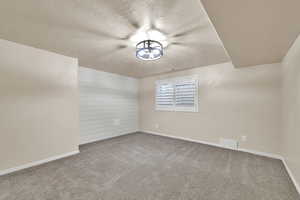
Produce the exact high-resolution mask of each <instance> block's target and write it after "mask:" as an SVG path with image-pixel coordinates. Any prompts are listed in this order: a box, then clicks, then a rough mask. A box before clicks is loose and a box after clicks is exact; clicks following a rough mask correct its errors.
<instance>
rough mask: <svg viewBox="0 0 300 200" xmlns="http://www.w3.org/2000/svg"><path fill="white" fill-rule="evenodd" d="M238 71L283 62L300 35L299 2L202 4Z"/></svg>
mask: <svg viewBox="0 0 300 200" xmlns="http://www.w3.org/2000/svg"><path fill="white" fill-rule="evenodd" d="M201 1H202V3H203V4H204V7H205V9H206V11H207V13H208V15H209V16H210V19H211V20H212V22H213V24H214V26H215V27H216V30H217V32H218V33H219V35H220V38H221V39H222V41H223V43H224V45H225V48H226V49H227V51H228V54H229V55H230V57H231V59H232V62H233V64H234V65H235V67H245V66H252V65H260V64H268V63H278V62H281V61H282V59H283V57H284V56H285V55H286V53H287V51H288V49H289V48H290V47H291V45H292V44H293V42H294V41H295V39H296V38H297V36H298V35H299V33H300V0H201Z"/></svg>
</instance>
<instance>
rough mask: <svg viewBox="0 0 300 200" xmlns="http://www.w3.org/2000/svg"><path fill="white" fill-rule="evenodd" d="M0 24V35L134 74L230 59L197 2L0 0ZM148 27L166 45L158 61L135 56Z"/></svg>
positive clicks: (92, 65) (81, 61) (101, 67)
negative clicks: (144, 59) (143, 59)
mask: <svg viewBox="0 0 300 200" xmlns="http://www.w3.org/2000/svg"><path fill="white" fill-rule="evenodd" d="M0 24H1V26H0V38H3V39H7V40H11V41H15V42H19V43H22V44H27V45H30V46H33V47H37V48H41V49H46V50H50V51H53V52H57V53H60V54H63V55H67V56H72V57H77V58H78V59H79V64H80V65H81V66H85V67H90V68H94V69H99V70H104V71H108V72H113V73H118V74H123V75H129V76H133V77H145V76H150V75H154V74H159V73H164V72H169V71H173V70H182V69H187V68H193V67H199V66H206V65H212V64H217V63H222V62H228V61H230V58H229V56H228V55H227V53H226V51H225V49H224V47H223V44H222V42H221V40H220V39H219V38H218V36H217V33H216V31H215V30H214V28H213V26H212V24H211V23H210V21H209V18H208V16H207V15H206V12H205V11H204V9H203V7H202V4H201V2H200V0H185V1H181V0H63V1H62V0H51V1H49V0H24V1H20V0H3V1H1V7H0ZM147 30H156V31H159V32H161V33H162V35H159V36H157V34H152V35H150V36H151V37H154V38H150V39H156V38H155V37H158V39H159V40H165V41H163V42H164V43H167V44H168V45H166V47H165V52H164V56H163V57H162V58H161V59H159V60H157V61H140V60H138V59H136V58H135V44H136V42H138V41H137V40H139V39H143V34H142V33H144V32H146V31H147ZM164 37H165V38H164Z"/></svg>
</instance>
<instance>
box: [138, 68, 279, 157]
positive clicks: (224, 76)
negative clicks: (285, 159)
mask: <svg viewBox="0 0 300 200" xmlns="http://www.w3.org/2000/svg"><path fill="white" fill-rule="evenodd" d="M187 75H197V76H198V79H199V112H196V113H193V112H167V111H156V110H155V81H156V80H159V79H165V78H170V77H176V76H187ZM139 98H140V128H141V130H142V131H145V132H147V131H148V132H149V131H151V132H158V133H163V134H167V135H171V136H175V137H184V138H188V139H193V140H201V141H205V142H210V143H219V139H220V138H230V139H235V140H238V141H240V148H244V149H249V150H255V151H260V152H266V153H273V154H278V153H279V151H280V150H279V139H278V138H279V136H280V134H281V128H282V127H281V64H270V65H263V66H253V67H249V68H240V69H236V68H234V67H233V66H232V64H231V63H224V64H219V65H214V66H207V67H200V68H195V69H191V70H186V71H181V72H174V73H169V74H165V75H160V76H155V77H148V78H144V79H141V80H140V96H139ZM157 126H158V127H157ZM242 136H247V141H241V137H242Z"/></svg>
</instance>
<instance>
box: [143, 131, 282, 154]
mask: <svg viewBox="0 0 300 200" xmlns="http://www.w3.org/2000/svg"><path fill="white" fill-rule="evenodd" d="M141 132H143V133H148V134H152V135H159V136H164V137H169V138H173V139H179V140H185V141H189V142H196V143H200V144H206V145H210V146H214V147H219V148H223V149H231V148H227V147H224V146H222V145H220V144H217V143H212V142H206V141H202V140H195V139H190V138H185V137H180V136H173V135H168V134H163V133H158V132H153V131H141ZM231 150H235V151H241V152H246V153H251V154H255V155H259V156H264V157H269V158H274V159H278V160H282V159H283V158H282V156H280V155H277V154H272V153H265V152H260V151H254V150H249V149H242V148H238V149H231Z"/></svg>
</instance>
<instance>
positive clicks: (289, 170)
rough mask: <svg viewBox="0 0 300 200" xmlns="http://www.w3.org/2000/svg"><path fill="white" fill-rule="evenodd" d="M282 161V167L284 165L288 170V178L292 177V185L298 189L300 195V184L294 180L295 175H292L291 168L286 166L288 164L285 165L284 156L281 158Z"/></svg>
mask: <svg viewBox="0 0 300 200" xmlns="http://www.w3.org/2000/svg"><path fill="white" fill-rule="evenodd" d="M282 162H283V164H284V167H285V169H286V171H287V172H288V174H289V176H290V178H291V179H292V181H293V183H294V185H295V187H296V190H297V191H298V193H299V195H300V185H299V184H298V182H297V181H296V178H295V176H294V175H293V173H292V171H291V169H290V168H289V167H288V165H287V163H286V161H285V159H284V158H283V159H282Z"/></svg>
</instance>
